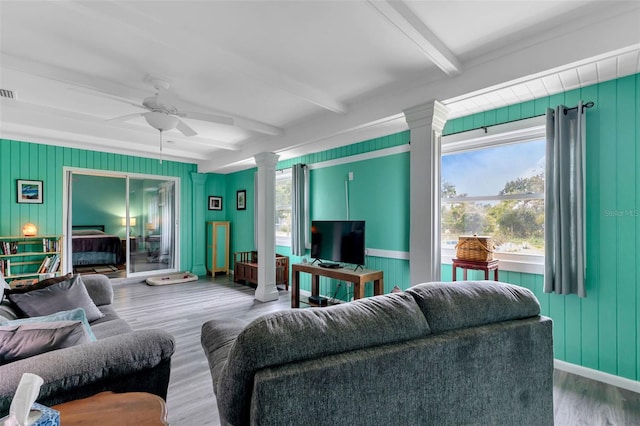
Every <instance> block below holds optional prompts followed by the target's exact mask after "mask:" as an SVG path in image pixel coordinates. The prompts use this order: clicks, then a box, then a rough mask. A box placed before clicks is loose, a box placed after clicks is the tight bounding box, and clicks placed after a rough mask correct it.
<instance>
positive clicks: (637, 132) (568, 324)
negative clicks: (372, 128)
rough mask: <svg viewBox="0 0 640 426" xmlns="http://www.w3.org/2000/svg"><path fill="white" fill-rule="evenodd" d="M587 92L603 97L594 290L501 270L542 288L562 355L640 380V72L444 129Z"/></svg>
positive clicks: (592, 121)
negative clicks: (563, 291) (559, 291)
mask: <svg viewBox="0 0 640 426" xmlns="http://www.w3.org/2000/svg"><path fill="white" fill-rule="evenodd" d="M579 100H584V101H593V102H595V106H594V107H593V108H591V109H589V110H587V135H586V137H587V147H586V151H587V152H586V164H587V166H586V187H587V192H586V211H587V213H586V290H587V297H586V298H584V299H581V298H579V297H577V296H572V295H571V296H559V295H556V294H547V293H543V292H542V284H543V278H542V276H540V275H529V274H519V273H515V272H504V273H503V272H501V273H500V279H501V280H504V281H507V282H511V283H514V284H519V285H522V286H524V287H527V288H530V289H531V290H532V291H533V292H534V293H535V294H536V296H538V299H539V300H540V304H541V306H542V313H543V314H544V315H548V316H550V317H551V318H553V321H554V351H555V357H556V358H557V359H560V360H564V361H567V362H570V363H572V364H577V365H582V366H584V367H588V368H592V369H596V370H600V371H603V372H606V373H610V374H615V375H618V376H621V377H625V378H629V379H632V380H640V338H639V337H638V336H639V335H640V277H639V274H638V263H640V223H639V220H640V199H639V198H638V192H639V191H640V172H639V170H640V107H639V105H640V74H636V75H632V76H629V77H625V78H621V79H617V80H612V81H608V82H604V83H600V84H597V85H593V86H589V87H584V88H582V89H577V90H572V91H569V92H566V93H561V94H558V95H553V96H549V97H546V98H541V99H536V100H534V101H530V102H524V103H521V104H518V105H513V106H510V107H506V108H500V109H497V110H493V111H488V112H485V113H481V114H475V115H471V116H468V117H464V118H459V119H456V120H451V121H449V122H448V123H447V125H446V126H445V130H444V133H445V134H446V133H450V132H459V131H464V130H468V129H473V128H477V127H480V126H488V125H492V124H499V123H504V122H507V121H513V120H519V119H523V118H528V117H533V116H536V115H540V114H544V112H545V110H546V108H548V107H554V106H555V105H558V104H564V105H566V106H570V107H572V106H575V105H576V104H577V103H578V101H579ZM449 274H450V272H449ZM443 276H444V274H443ZM449 276H450V275H449Z"/></svg>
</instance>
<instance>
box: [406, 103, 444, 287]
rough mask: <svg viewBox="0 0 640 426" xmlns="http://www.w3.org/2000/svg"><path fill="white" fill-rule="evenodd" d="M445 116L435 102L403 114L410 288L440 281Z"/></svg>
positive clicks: (440, 105)
mask: <svg viewBox="0 0 640 426" xmlns="http://www.w3.org/2000/svg"><path fill="white" fill-rule="evenodd" d="M447 113H448V110H447V108H446V107H445V106H444V105H442V104H441V103H440V102H438V101H433V102H429V103H427V104H424V105H420V106H417V107H413V108H410V109H408V110H406V111H404V115H405V119H406V120H407V124H408V125H409V129H410V131H411V136H410V143H411V149H410V154H411V160H410V167H411V175H410V187H411V189H410V196H411V201H410V209H411V212H410V218H411V225H410V229H409V235H410V237H409V276H410V281H411V285H415V284H420V283H423V282H428V281H439V280H440V268H441V266H440V265H441V260H440V185H441V184H440V156H441V138H442V128H443V127H444V124H445V123H446V121H447Z"/></svg>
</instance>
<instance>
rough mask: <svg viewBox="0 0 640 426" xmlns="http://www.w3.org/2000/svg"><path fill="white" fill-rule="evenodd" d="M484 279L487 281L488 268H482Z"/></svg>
mask: <svg viewBox="0 0 640 426" xmlns="http://www.w3.org/2000/svg"><path fill="white" fill-rule="evenodd" d="M484 279H485V280H487V281H489V268H487V269H485V270H484Z"/></svg>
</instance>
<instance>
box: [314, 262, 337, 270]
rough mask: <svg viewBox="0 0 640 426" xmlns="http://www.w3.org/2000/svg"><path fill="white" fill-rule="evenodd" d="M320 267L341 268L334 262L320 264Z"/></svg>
mask: <svg viewBox="0 0 640 426" xmlns="http://www.w3.org/2000/svg"><path fill="white" fill-rule="evenodd" d="M318 266H319V267H321V268H329V269H339V268H340V264H339V263H334V262H320V263H318Z"/></svg>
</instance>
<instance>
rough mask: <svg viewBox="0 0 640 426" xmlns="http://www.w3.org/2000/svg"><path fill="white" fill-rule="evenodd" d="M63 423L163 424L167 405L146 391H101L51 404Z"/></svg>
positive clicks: (97, 425)
mask: <svg viewBox="0 0 640 426" xmlns="http://www.w3.org/2000/svg"><path fill="white" fill-rule="evenodd" d="M51 408H53V409H54V410H57V411H59V412H60V424H61V425H64V426H80V425H92V426H134V425H135V426H156V425H157V426H167V425H168V424H169V423H167V406H166V405H165V403H164V400H163V399H162V398H160V397H159V396H158V395H153V394H151V393H146V392H124V393H113V392H101V393H99V394H96V395H93V396H90V397H88V398H84V399H78V400H75V401H69V402H65V403H63V404H58V405H54V406H53V407H51Z"/></svg>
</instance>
